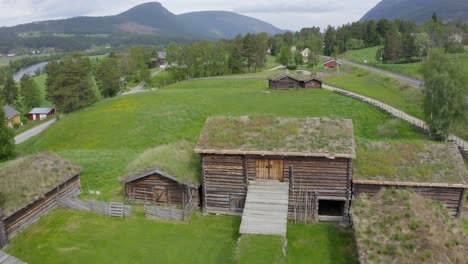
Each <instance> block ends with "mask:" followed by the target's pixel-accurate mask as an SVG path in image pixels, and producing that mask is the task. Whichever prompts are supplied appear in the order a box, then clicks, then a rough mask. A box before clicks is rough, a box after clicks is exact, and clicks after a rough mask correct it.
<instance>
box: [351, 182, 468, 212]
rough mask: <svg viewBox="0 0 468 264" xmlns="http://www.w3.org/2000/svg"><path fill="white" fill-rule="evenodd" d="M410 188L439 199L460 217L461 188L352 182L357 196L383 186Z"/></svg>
mask: <svg viewBox="0 0 468 264" xmlns="http://www.w3.org/2000/svg"><path fill="white" fill-rule="evenodd" d="M392 187H393V188H411V189H413V190H414V191H415V192H416V193H419V194H420V195H422V196H423V197H426V198H429V199H434V200H436V201H439V202H441V203H443V204H445V206H447V208H448V209H450V211H451V212H452V215H454V216H456V217H460V215H461V210H462V207H463V200H464V198H465V197H464V191H465V189H463V188H446V187H408V186H396V185H374V184H354V195H355V196H357V197H359V195H361V194H364V193H365V194H367V195H375V194H376V193H378V192H379V191H380V190H382V189H384V188H392Z"/></svg>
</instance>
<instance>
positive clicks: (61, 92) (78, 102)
mask: <svg viewBox="0 0 468 264" xmlns="http://www.w3.org/2000/svg"><path fill="white" fill-rule="evenodd" d="M46 72H47V80H46V88H47V98H48V99H49V100H50V101H51V102H52V103H54V104H55V105H56V106H57V107H58V108H59V109H60V110H62V111H63V112H65V113H69V112H72V111H75V110H77V109H80V108H82V107H84V106H86V105H89V104H90V103H92V102H93V101H94V100H95V99H96V95H95V94H94V90H93V81H92V76H91V72H92V66H91V61H90V60H89V58H87V57H85V56H84V55H82V54H74V55H72V56H69V57H66V58H64V59H63V60H62V61H60V62H52V63H49V64H48V65H47V67H46Z"/></svg>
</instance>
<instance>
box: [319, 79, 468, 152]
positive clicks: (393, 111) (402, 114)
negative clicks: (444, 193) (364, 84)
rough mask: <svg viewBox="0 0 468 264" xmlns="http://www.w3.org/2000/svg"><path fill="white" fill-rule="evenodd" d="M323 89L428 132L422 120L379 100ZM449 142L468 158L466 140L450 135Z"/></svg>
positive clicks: (328, 87)
mask: <svg viewBox="0 0 468 264" xmlns="http://www.w3.org/2000/svg"><path fill="white" fill-rule="evenodd" d="M323 88H324V89H327V90H330V91H333V92H336V93H339V94H342V95H345V96H348V97H351V98H354V99H357V100H360V101H363V102H366V103H368V104H370V105H373V106H376V107H378V108H380V109H381V110H383V111H385V112H387V113H389V114H391V115H393V116H395V117H398V118H400V119H403V120H405V121H407V122H409V123H411V124H413V125H414V126H416V127H418V128H421V129H424V130H428V126H427V124H426V123H425V122H424V121H422V120H421V119H418V118H416V117H414V116H410V115H408V114H407V113H405V112H403V111H401V110H398V109H396V108H395V107H392V106H390V105H388V104H384V103H382V102H380V101H378V100H375V99H372V98H369V97H366V96H363V95H360V94H357V93H353V92H350V91H347V90H344V89H340V88H336V87H333V86H329V85H323ZM448 140H450V141H453V142H454V143H455V144H456V145H457V146H458V148H459V149H460V152H461V154H462V155H463V156H464V157H468V142H466V141H465V140H463V139H461V138H459V137H457V136H455V135H452V134H450V135H449V137H448Z"/></svg>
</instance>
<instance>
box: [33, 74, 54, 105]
mask: <svg viewBox="0 0 468 264" xmlns="http://www.w3.org/2000/svg"><path fill="white" fill-rule="evenodd" d="M46 79H47V74H41V75H39V76H36V77H33V80H34V81H35V82H36V84H37V86H38V87H39V90H40V91H41V97H42V103H41V107H51V106H52V103H51V102H49V101H48V100H47V99H46V95H47V92H46Z"/></svg>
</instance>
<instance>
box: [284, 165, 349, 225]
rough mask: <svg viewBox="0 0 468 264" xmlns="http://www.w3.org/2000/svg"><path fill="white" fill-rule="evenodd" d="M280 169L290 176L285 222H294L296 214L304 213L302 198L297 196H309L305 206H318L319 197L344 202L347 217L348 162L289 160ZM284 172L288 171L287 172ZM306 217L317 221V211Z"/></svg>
mask: <svg viewBox="0 0 468 264" xmlns="http://www.w3.org/2000/svg"><path fill="white" fill-rule="evenodd" d="M284 168H285V175H286V173H287V174H289V177H290V180H289V208H288V218H289V219H291V220H293V219H295V218H296V219H297V216H298V215H301V214H305V207H304V206H305V202H301V201H303V200H304V199H303V198H302V197H300V196H307V197H311V199H310V201H308V202H307V203H315V204H316V206H318V202H319V201H320V199H321V198H322V199H323V198H328V199H330V200H344V201H346V202H345V217H347V216H348V212H349V201H350V200H351V193H352V192H351V188H352V185H351V180H352V172H353V170H352V161H351V159H346V158H337V159H327V158H319V157H302V158H299V157H298V158H289V159H285V160H284ZM286 169H287V170H288V171H287V172H286ZM296 203H301V204H296ZM302 203H304V204H302ZM307 217H309V218H310V217H311V218H317V210H314V212H313V214H311V215H310V216H307ZM307 217H302V218H307ZM309 220H310V219H309ZM309 220H308V221H309ZM308 221H306V222H308Z"/></svg>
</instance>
